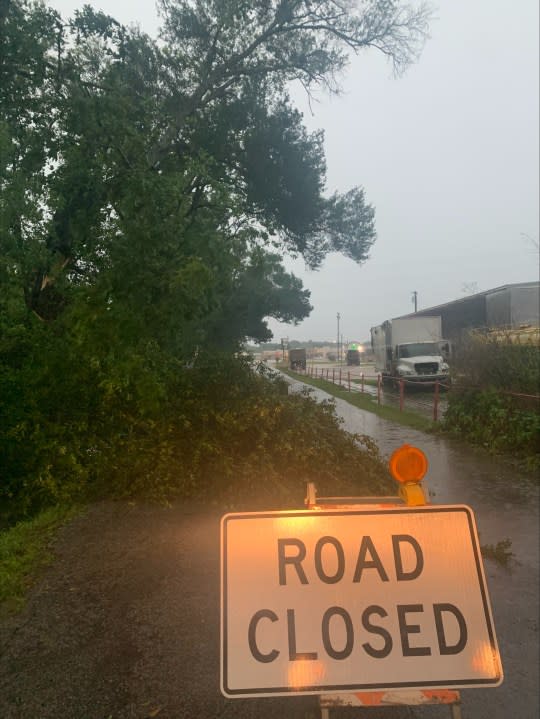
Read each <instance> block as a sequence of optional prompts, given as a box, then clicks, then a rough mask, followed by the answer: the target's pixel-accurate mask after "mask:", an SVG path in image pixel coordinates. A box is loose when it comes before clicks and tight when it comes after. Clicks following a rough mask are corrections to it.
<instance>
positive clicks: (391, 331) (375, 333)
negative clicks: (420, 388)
mask: <svg viewBox="0 0 540 719" xmlns="http://www.w3.org/2000/svg"><path fill="white" fill-rule="evenodd" d="M371 345H372V347H373V352H374V354H375V369H376V370H377V371H379V372H380V373H381V375H382V379H383V382H385V381H387V382H397V381H399V380H400V379H404V380H407V381H409V382H419V383H421V382H435V380H439V381H441V382H444V383H446V384H447V383H448V382H449V380H450V374H449V372H450V368H449V366H448V364H447V361H446V359H447V358H448V356H449V354H450V343H449V342H448V341H447V340H444V339H443V338H442V336H441V318H440V317H439V316H432V317H406V318H403V319H394V320H387V321H386V322H383V324H382V325H378V326H377V327H372V328H371Z"/></svg>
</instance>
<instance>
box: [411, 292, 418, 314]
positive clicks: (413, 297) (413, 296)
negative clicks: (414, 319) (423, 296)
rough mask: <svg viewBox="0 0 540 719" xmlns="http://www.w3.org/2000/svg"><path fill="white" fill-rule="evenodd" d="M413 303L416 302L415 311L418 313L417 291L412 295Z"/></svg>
mask: <svg viewBox="0 0 540 719" xmlns="http://www.w3.org/2000/svg"><path fill="white" fill-rule="evenodd" d="M412 301H413V302H414V311H415V312H418V292H417V291H416V290H415V291H414V292H413V293H412Z"/></svg>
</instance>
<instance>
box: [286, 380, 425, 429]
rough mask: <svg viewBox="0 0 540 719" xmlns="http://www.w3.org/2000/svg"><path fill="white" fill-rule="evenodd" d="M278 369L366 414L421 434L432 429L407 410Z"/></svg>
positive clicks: (322, 381)
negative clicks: (388, 405)
mask: <svg viewBox="0 0 540 719" xmlns="http://www.w3.org/2000/svg"><path fill="white" fill-rule="evenodd" d="M280 369H281V371H282V372H283V373H284V374H287V375H289V377H293V378H294V379H298V380H300V381H301V382H304V383H305V384H308V385H311V386H312V387H317V388H318V389H322V390H324V391H325V392H327V393H328V394H330V395H332V396H333V397H337V398H339V399H344V400H345V401H346V402H349V404H352V405H354V406H355V407H359V408H360V409H364V410H366V411H367V412H372V413H373V414H376V415H377V416H378V417H381V418H382V419H388V420H390V421H391V422H396V423H398V424H402V425H404V426H406V427H412V428H413V429H418V430H421V431H423V432H427V431H430V430H432V429H433V422H432V421H431V420H429V419H427V418H426V417H422V416H421V415H418V414H416V413H414V412H408V411H407V410H404V411H403V412H400V411H399V409H397V408H396V407H387V406H384V405H379V404H377V398H376V397H373V396H372V395H368V394H361V393H360V392H349V391H348V390H347V389H345V388H344V387H340V386H339V385H336V384H334V383H333V382H329V381H326V380H323V379H314V378H313V377H308V376H306V375H304V374H298V373H296V372H291V371H290V370H288V369H285V368H283V367H280Z"/></svg>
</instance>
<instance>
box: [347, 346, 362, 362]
mask: <svg viewBox="0 0 540 719" xmlns="http://www.w3.org/2000/svg"><path fill="white" fill-rule="evenodd" d="M359 364H360V352H359V350H347V365H349V366H350V365H359Z"/></svg>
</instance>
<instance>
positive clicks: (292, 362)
mask: <svg viewBox="0 0 540 719" xmlns="http://www.w3.org/2000/svg"><path fill="white" fill-rule="evenodd" d="M289 369H293V370H294V369H303V370H305V369H306V350H305V349H304V348H298V349H294V350H291V349H290V350H289Z"/></svg>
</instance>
